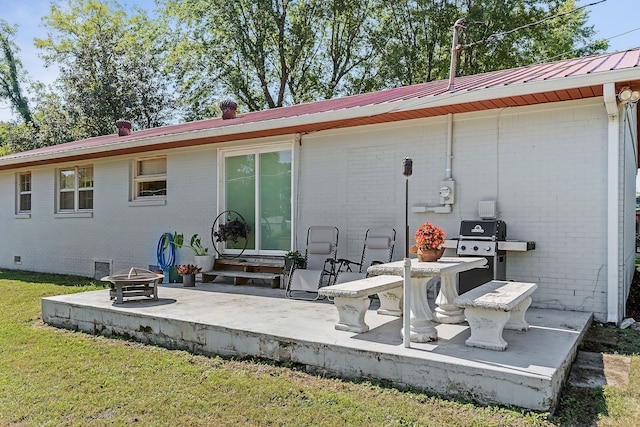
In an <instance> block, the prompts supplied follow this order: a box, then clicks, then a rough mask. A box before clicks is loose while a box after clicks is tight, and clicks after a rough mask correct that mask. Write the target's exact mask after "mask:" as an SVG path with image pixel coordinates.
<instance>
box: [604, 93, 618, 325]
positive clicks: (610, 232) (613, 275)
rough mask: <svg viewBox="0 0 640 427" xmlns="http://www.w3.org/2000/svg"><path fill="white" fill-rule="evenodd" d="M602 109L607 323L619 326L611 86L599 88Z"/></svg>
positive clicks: (615, 153) (614, 105) (615, 147)
mask: <svg viewBox="0 0 640 427" xmlns="http://www.w3.org/2000/svg"><path fill="white" fill-rule="evenodd" d="M602 89H603V97H604V105H605V107H606V109H607V115H608V117H609V123H608V129H607V323H614V324H616V325H617V324H618V322H619V320H620V313H619V304H618V302H619V301H618V300H619V283H620V274H619V268H618V267H619V266H618V264H619V262H618V261H619V255H618V252H619V247H620V234H619V230H620V228H619V224H618V215H619V213H620V195H619V187H620V167H619V161H620V114H619V110H618V102H617V97H616V89H615V85H614V84H613V83H605V84H604V85H603V87H602Z"/></svg>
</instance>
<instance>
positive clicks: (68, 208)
mask: <svg viewBox="0 0 640 427" xmlns="http://www.w3.org/2000/svg"><path fill="white" fill-rule="evenodd" d="M58 189H59V190H58V210H59V211H60V212H78V211H86V210H91V209H93V166H76V167H73V168H64V169H60V170H59V173H58Z"/></svg>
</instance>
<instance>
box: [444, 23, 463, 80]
mask: <svg viewBox="0 0 640 427" xmlns="http://www.w3.org/2000/svg"><path fill="white" fill-rule="evenodd" d="M464 24H465V20H464V18H460V19H458V20H457V21H456V22H455V24H453V41H452V42H451V66H450V67H449V87H447V90H448V91H449V92H453V91H454V90H455V87H454V85H453V79H454V78H455V76H456V66H457V62H458V52H460V51H461V50H462V46H461V45H459V44H458V36H459V32H460V29H462V28H464Z"/></svg>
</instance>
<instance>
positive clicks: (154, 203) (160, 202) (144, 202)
mask: <svg viewBox="0 0 640 427" xmlns="http://www.w3.org/2000/svg"><path fill="white" fill-rule="evenodd" d="M166 204H167V200H166V199H162V200H159V199H155V200H132V201H130V202H129V206H130V207H138V206H165V205H166Z"/></svg>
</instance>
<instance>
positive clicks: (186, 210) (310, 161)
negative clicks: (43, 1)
mask: <svg viewBox="0 0 640 427" xmlns="http://www.w3.org/2000/svg"><path fill="white" fill-rule="evenodd" d="M453 121H454V124H453V146H452V147H453V151H452V154H453V159H452V176H453V179H454V180H455V182H456V196H455V199H456V203H455V204H454V206H453V212H452V213H451V214H435V213H410V214H409V225H410V230H411V234H413V232H414V231H415V229H416V227H417V226H418V225H420V224H421V223H423V222H424V221H427V220H428V221H432V222H434V223H436V224H437V225H440V226H442V227H443V228H444V229H445V231H446V233H447V235H449V236H451V237H455V236H457V235H458V230H459V224H460V221H461V220H463V219H472V218H476V217H477V205H478V202H479V201H481V200H497V205H498V216H499V218H501V219H503V220H504V221H505V222H506V223H507V226H508V237H509V238H510V239H517V240H532V241H535V242H536V250H535V251H531V252H527V253H516V252H510V253H509V254H508V259H507V278H508V279H513V280H523V281H532V282H536V283H538V285H539V289H538V291H537V292H536V293H535V294H534V305H535V306H538V307H550V308H562V309H569V310H586V311H593V312H594V313H595V315H596V318H597V319H600V320H604V319H605V317H606V301H607V300H606V291H607V284H606V277H607V265H606V261H607V258H606V244H605V243H606V239H607V235H606V221H607V206H606V204H607V198H606V193H607V115H606V113H605V109H604V107H603V105H602V102H601V100H598V99H596V100H591V101H580V102H565V103H557V104H550V105H540V106H536V107H519V108H509V109H503V110H495V111H489V112H482V113H471V114H460V115H455V116H453ZM291 139H292V138H290V137H283V138H279V139H277V142H286V141H290V140H291ZM261 142H262V143H264V142H265V141H261ZM253 143H254V142H253V141H245V142H240V143H237V144H238V145H242V144H253ZM293 147H294V148H295V150H296V160H297V164H296V165H295V166H296V168H297V169H295V170H297V173H296V178H299V181H298V182H297V186H296V189H297V191H296V195H295V196H294V199H295V201H296V204H295V209H294V212H295V223H296V227H297V236H296V242H297V244H296V246H297V248H299V249H303V248H304V243H305V239H306V230H307V228H308V227H309V226H311V225H334V226H336V227H338V228H339V230H340V245H339V252H338V255H339V256H340V257H348V258H351V259H358V257H359V256H360V254H361V251H362V241H363V238H364V234H365V231H366V229H367V228H368V227H374V226H394V227H395V228H396V231H397V236H398V237H397V243H396V251H395V256H394V258H395V259H401V258H402V257H403V255H404V248H405V242H404V231H405V229H404V227H405V223H404V219H405V183H406V179H405V177H404V176H403V175H402V159H403V158H404V157H411V158H412V159H413V175H412V176H411V177H410V178H409V207H411V206H412V205H427V206H435V205H438V204H439V194H438V189H439V185H440V181H442V180H443V179H444V178H445V166H446V148H447V117H437V118H430V119H421V120H412V121H407V122H401V123H397V124H386V125H375V126H366V127H360V128H356V129H346V130H344V129H343V130H332V131H324V132H318V133H315V134H309V135H304V136H303V137H302V142H301V146H299V147H298V146H293ZM165 154H167V159H168V160H167V167H168V192H169V196H168V198H167V203H166V205H162V206H140V207H132V206H130V204H129V201H128V200H129V191H130V190H129V185H130V184H129V173H130V172H129V170H130V162H131V160H132V158H130V157H116V158H111V159H102V160H97V161H94V162H93V165H94V173H95V185H96V187H95V204H94V214H93V217H92V218H70V219H57V218H54V174H55V172H54V171H55V169H54V168H53V167H51V166H46V167H44V166H43V167H38V168H33V169H32V172H33V195H32V197H33V211H32V215H31V218H30V219H16V218H15V215H14V197H15V194H14V193H15V191H14V188H15V171H9V172H6V171H5V172H0V185H1V186H2V188H3V191H2V192H1V194H0V201H1V202H2V203H1V206H0V239H1V241H2V242H3V244H2V245H1V246H0V267H3V268H22V269H27V270H35V271H50V272H57V273H71V274H81V275H87V276H89V275H91V274H92V263H93V260H94V259H101V260H113V268H114V270H118V269H121V268H125V267H128V266H131V265H139V266H144V267H146V266H147V265H149V264H155V263H156V245H157V242H158V239H159V238H160V235H161V234H162V233H163V232H165V231H168V232H173V231H175V230H178V231H181V232H183V233H184V234H185V235H186V236H187V237H188V236H190V235H191V234H193V233H199V234H200V235H201V236H202V237H203V241H205V242H206V243H207V244H208V246H209V247H211V243H210V242H211V240H210V232H211V225H212V222H213V219H214V218H215V216H216V215H217V203H218V195H217V190H218V189H217V179H218V177H217V159H216V156H217V149H216V147H215V146H211V147H204V148H200V149H180V150H172V151H168V152H166V153H165ZM623 164H624V163H623V160H621V165H623ZM628 165H629V161H628V160H627V170H626V172H625V177H626V179H627V180H629V177H630V176H632V172H631V170H632V167H631V166H628ZM633 168H635V164H634V165H633ZM633 172H635V171H633ZM634 183H635V182H634ZM634 183H629V184H628V185H634ZM621 187H622V186H621ZM627 190H628V189H622V188H621V190H620V194H621V197H623V195H624V197H627V193H628V191H627ZM630 199H631V198H629V201H627V205H628V204H629V203H630ZM626 209H627V210H629V211H630V209H631V208H629V207H628V206H627V208H626ZM620 215H621V217H622V212H621V213H620ZM627 228H628V225H627ZM629 241H630V239H628V238H626V239H625V242H626V243H625V247H626V246H630V243H629ZM211 250H212V249H211ZM622 250H623V249H622V248H621V251H622ZM627 251H628V249H627ZM449 254H451V253H449ZM14 255H19V256H21V257H22V265H20V266H15V265H13V256H14ZM179 256H180V258H179V261H180V262H190V261H191V260H192V254H191V251H190V250H189V249H183V250H182V251H181V253H180V254H179ZM619 268H620V269H621V270H622V269H625V271H626V270H628V268H627V267H625V266H619ZM621 286H622V285H621Z"/></svg>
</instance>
